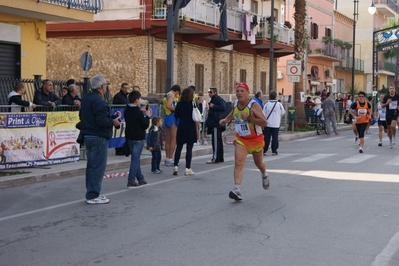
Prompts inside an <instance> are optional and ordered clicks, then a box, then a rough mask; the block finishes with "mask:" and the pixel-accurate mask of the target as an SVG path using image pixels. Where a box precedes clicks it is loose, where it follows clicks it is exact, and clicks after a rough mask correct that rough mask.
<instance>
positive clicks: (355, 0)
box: [352, 0, 377, 99]
mask: <svg viewBox="0 0 399 266" xmlns="http://www.w3.org/2000/svg"><path fill="white" fill-rule="evenodd" d="M376 11H377V8H376V7H375V5H374V1H373V0H372V1H371V5H370V6H369V8H368V12H369V13H370V14H371V15H374V14H375V12H376ZM358 18H359V0H353V36H352V37H353V45H352V99H353V98H354V96H355V42H356V21H357V19H358ZM373 43H374V35H373ZM373 56H374V51H373ZM373 80H374V66H373ZM373 84H374V82H373Z"/></svg>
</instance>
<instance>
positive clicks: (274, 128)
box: [263, 90, 285, 156]
mask: <svg viewBox="0 0 399 266" xmlns="http://www.w3.org/2000/svg"><path fill="white" fill-rule="evenodd" d="M276 97H277V93H276V91H274V90H271V91H270V93H269V101H268V102H267V103H266V104H265V106H263V113H264V114H265V117H266V120H267V127H265V128H264V129H263V135H264V139H265V146H264V148H263V154H264V155H266V152H267V150H268V149H269V144H270V138H271V139H272V145H271V148H272V155H273V156H275V155H277V154H278V152H277V149H278V146H279V143H278V132H279V130H280V123H281V117H282V116H283V115H284V114H285V109H284V106H283V105H282V104H281V103H280V102H279V101H277V100H276Z"/></svg>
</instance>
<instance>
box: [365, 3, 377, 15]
mask: <svg viewBox="0 0 399 266" xmlns="http://www.w3.org/2000/svg"><path fill="white" fill-rule="evenodd" d="M367 10H368V11H369V13H370V15H374V14H375V12H376V11H377V8H376V7H375V5H374V1H371V5H370V6H369V8H368V9H367Z"/></svg>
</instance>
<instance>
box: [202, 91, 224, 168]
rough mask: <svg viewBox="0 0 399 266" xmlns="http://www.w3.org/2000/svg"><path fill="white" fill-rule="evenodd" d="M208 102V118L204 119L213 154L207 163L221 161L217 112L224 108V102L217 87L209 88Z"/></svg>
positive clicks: (221, 143)
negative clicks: (210, 136) (210, 135)
mask: <svg viewBox="0 0 399 266" xmlns="http://www.w3.org/2000/svg"><path fill="white" fill-rule="evenodd" d="M208 94H209V97H210V98H211V101H210V102H209V111H208V118H207V119H206V122H205V124H206V127H207V128H208V134H212V150H213V155H212V159H211V160H210V161H207V162H206V163H207V164H215V163H223V162H224V157H223V140H222V127H221V126H220V125H219V120H220V118H219V113H221V112H223V111H224V110H225V104H224V100H223V99H222V97H220V96H219V95H218V90H217V88H213V87H212V88H209V90H208Z"/></svg>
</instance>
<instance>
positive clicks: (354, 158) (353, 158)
mask: <svg viewBox="0 0 399 266" xmlns="http://www.w3.org/2000/svg"><path fill="white" fill-rule="evenodd" d="M376 156H377V155H371V154H357V155H352V156H350V157H349V158H346V159H343V160H340V161H338V162H337V163H361V162H364V161H367V160H369V159H371V158H374V157H376Z"/></svg>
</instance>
